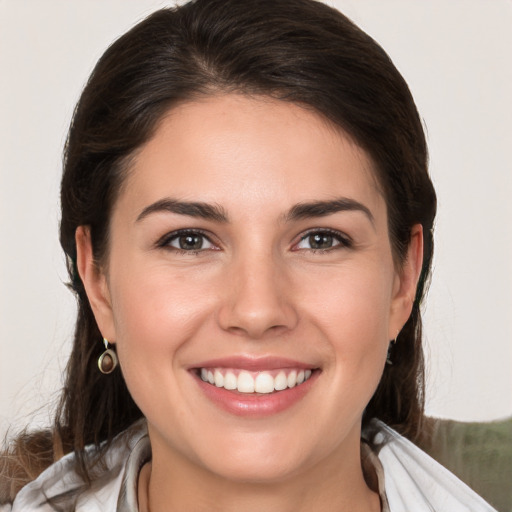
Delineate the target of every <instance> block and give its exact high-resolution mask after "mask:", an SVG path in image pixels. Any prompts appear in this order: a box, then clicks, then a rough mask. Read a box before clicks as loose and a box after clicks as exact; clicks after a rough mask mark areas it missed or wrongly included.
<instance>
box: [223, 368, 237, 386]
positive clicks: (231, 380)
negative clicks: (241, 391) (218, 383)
mask: <svg viewBox="0 0 512 512" xmlns="http://www.w3.org/2000/svg"><path fill="white" fill-rule="evenodd" d="M236 386H237V379H236V375H235V374H234V373H233V372H227V373H226V376H225V377H224V389H236Z"/></svg>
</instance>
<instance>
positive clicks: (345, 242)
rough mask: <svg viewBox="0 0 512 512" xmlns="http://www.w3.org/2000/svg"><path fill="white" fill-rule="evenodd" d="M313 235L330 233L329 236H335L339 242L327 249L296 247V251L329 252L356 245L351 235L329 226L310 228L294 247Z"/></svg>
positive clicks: (334, 238)
mask: <svg viewBox="0 0 512 512" xmlns="http://www.w3.org/2000/svg"><path fill="white" fill-rule="evenodd" d="M313 235H328V236H331V237H332V238H333V240H335V241H336V242H338V243H337V245H333V246H332V247H328V248H326V249H314V248H311V249H295V250H296V251H300V250H307V251H309V252H312V253H314V254H315V253H327V252H330V251H335V250H338V249H350V248H352V247H353V246H354V243H353V241H352V239H351V238H350V237H348V236H347V235H345V234H344V233H341V232H340V231H336V230H334V229H329V228H313V229H310V230H308V231H307V232H306V233H303V234H302V235H301V236H300V239H299V241H298V242H296V243H295V244H294V245H293V247H294V248H295V247H297V246H298V245H299V244H300V243H301V242H303V241H304V240H307V239H308V238H309V237H311V236H313Z"/></svg>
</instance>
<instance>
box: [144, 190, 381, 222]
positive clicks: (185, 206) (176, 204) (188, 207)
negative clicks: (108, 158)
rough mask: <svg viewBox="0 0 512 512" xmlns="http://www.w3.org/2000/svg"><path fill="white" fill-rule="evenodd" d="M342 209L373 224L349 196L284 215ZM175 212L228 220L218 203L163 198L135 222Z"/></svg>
mask: <svg viewBox="0 0 512 512" xmlns="http://www.w3.org/2000/svg"><path fill="white" fill-rule="evenodd" d="M344 211H360V212H362V213H364V214H365V215H366V216H367V217H368V219H369V220H370V222H371V223H372V224H374V217H373V215H372V212H371V211H370V209H369V208H368V207H366V206H365V205H364V204H362V203H360V202H358V201H355V200H354V199H349V198H345V197H344V198H338V199H333V200H331V201H312V202H309V203H299V204H296V205H295V206H293V207H292V208H290V210H289V211H288V212H287V213H286V214H285V215H284V220H285V221H287V222H290V221H296V220H301V219H307V218H315V217H326V216H327V215H332V214H333V213H338V212H344ZM160 212H168V213H176V214H178V215H187V216H189V217H197V218H201V219H206V220H213V221H215V222H222V223H226V222H228V215H227V213H226V211H225V210H224V208H223V207H222V206H220V205H216V204H209V203H204V202H200V201H194V202H186V201H178V200H177V199H171V198H165V199H160V200H159V201H156V202H155V203H153V204H150V205H149V206H147V207H146V208H144V210H142V212H141V213H140V214H139V215H138V217H137V219H136V222H140V221H141V220H143V219H144V218H145V217H147V216H148V215H150V214H152V213H160Z"/></svg>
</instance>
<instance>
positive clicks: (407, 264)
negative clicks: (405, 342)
mask: <svg viewBox="0 0 512 512" xmlns="http://www.w3.org/2000/svg"><path fill="white" fill-rule="evenodd" d="M422 265H423V226H422V225H421V224H415V225H414V226H413V227H412V229H411V238H410V242H409V247H408V249H407V255H406V259H405V261H404V262H403V264H402V265H401V267H400V268H399V269H398V270H397V272H396V276H395V283H394V288H393V299H392V303H391V315H390V323H389V333H388V335H389V339H390V340H392V339H394V338H396V336H397V335H398V333H399V332H400V331H401V329H402V327H403V326H404V324H405V323H406V322H407V320H408V319H409V316H410V315H411V311H412V307H413V304H414V298H415V297H416V288H417V286H418V280H419V278H420V273H421V268H422Z"/></svg>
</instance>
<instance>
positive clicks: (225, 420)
mask: <svg viewBox="0 0 512 512" xmlns="http://www.w3.org/2000/svg"><path fill="white" fill-rule="evenodd" d="M166 198H172V199H173V200H179V201H189V202H191V201H193V202H197V201H201V202H205V203H208V204H210V205H216V206H218V207H221V208H222V211H223V212H224V213H225V214H226V216H227V218H228V219H227V221H226V222H221V221H219V220H218V219H217V220H216V219H204V218H197V217H193V216H190V215H183V214H178V213H173V212H169V211H156V212H155V211H153V212H150V213H147V214H144V215H143V216H142V217H140V216H141V213H142V212H143V211H144V210H145V209H147V208H148V206H150V205H152V204H155V202H158V201H161V200H163V199H166ZM339 198H345V199H350V200H352V201H355V202H357V203H358V204H360V205H363V206H364V208H366V209H367V210H368V212H365V211H362V210H361V209H359V210H357V209H356V210H349V211H337V212H334V213H330V214H327V215H322V216H314V215H306V216H304V217H301V218H290V217H291V216H290V210H291V209H292V208H293V207H294V206H296V205H298V204H303V203H310V202H315V201H332V200H333V199H339ZM177 229H194V230H198V229H199V230H201V231H203V232H204V233H205V234H206V236H207V237H208V238H207V239H206V238H205V239H203V248H202V249H201V250H199V251H188V250H186V251H185V250H181V251H180V250H179V249H176V248H175V247H173V245H174V246H177V244H178V242H177V240H176V239H174V240H171V241H169V237H168V238H167V242H168V243H171V244H172V245H166V246H163V247H162V246H159V245H158V241H159V240H160V241H161V240H162V237H164V235H166V234H169V233H173V232H174V231H175V230H177ZM326 230H333V231H336V232H337V233H340V237H341V238H336V237H334V238H332V239H329V238H328V239H327V240H328V243H327V245H329V243H331V242H330V241H331V240H332V246H331V247H328V248H327V249H324V250H314V249H312V248H311V247H312V246H311V243H310V242H311V239H310V238H309V234H310V233H311V231H314V232H315V233H319V232H320V233H323V234H325V233H326ZM327 234H328V235H329V234H330V233H327ZM336 236H337V235H336ZM76 239H77V247H78V266H79V271H80V275H81V277H82V280H83V281H84V284H85V286H86V290H87V293H88V296H89V299H90V302H91V305H92V308H93V310H94V313H95V316H96V319H97V322H98V325H99V327H100V330H101V332H102V334H103V335H104V336H105V337H106V338H107V339H108V340H111V341H112V342H115V343H116V344H117V347H116V348H117V352H118V356H119V360H120V365H121V367H122V371H123V375H124V377H125V379H126V382H127V385H128V387H129V390H130V393H131V394H132V396H133V398H134V400H135V401H136V403H137V404H138V405H139V407H140V409H141V410H142V411H143V413H144V415H145V416H146V418H147V421H148V429H149V434H150V440H151V444H152V448H153V460H152V463H151V464H150V465H147V466H146V467H145V468H144V470H143V471H142V473H141V478H140V482H139V483H140V486H139V494H140V506H141V509H142V510H149V509H151V511H152V512H158V511H163V510H166V511H169V510H193V511H216V510H218V511H221V510H222V511H240V510H244V511H253V510H254V511H261V510H266V511H270V512H272V511H276V512H277V511H279V512H286V511H292V510H293V511H302V510H308V509H309V510H311V509H313V510H322V511H331V510H332V511H334V510H336V511H340V510H350V511H359V510H361V511H362V510H364V511H374V510H380V503H379V498H378V496H377V495H376V494H375V493H374V492H372V491H371V490H370V489H369V488H368V487H367V485H366V483H365V480H364V477H363V473H362V469H361V462H360V454H359V450H360V434H361V418H362V414H363V411H364V408H365V406H366V404H367V403H368V401H369V400H370V398H371V396H372V394H373V393H374V391H375V389H376V387H377V384H378V382H379V379H380V377H381V374H382V372H383V369H384V366H385V360H386V351H387V347H388V344H389V341H390V340H392V339H394V338H395V336H396V335H397V333H398V332H399V330H400V329H401V327H402V326H403V324H404V323H405V322H406V320H407V318H408V317H409V314H410V312H411V308H412V299H413V297H414V291H415V288H416V283H417V280H418V275H419V271H420V268H421V254H422V246H421V240H422V237H421V228H420V227H418V226H415V227H414V228H413V230H412V231H411V243H410V247H409V251H408V255H407V259H406V261H405V262H404V263H403V264H401V265H400V268H399V269H397V266H396V265H395V263H394V260H393V254H392V250H391V247H390V242H389V236H388V227H387V213H386V204H385V200H384V198H383V196H382V194H381V192H380V191H379V187H378V184H377V182H376V180H375V178H374V173H373V169H372V162H371V160H370V158H369V157H368V155H367V154H366V153H365V152H364V151H363V150H362V149H361V148H359V147H358V146H357V145H356V144H355V143H354V142H353V141H352V140H351V139H350V137H348V136H347V135H346V134H344V133H343V132H341V131H340V130H339V129H335V128H333V126H332V125H330V124H328V123H327V122H326V121H325V120H324V119H323V118H322V117H320V116H319V115H317V114H315V113H313V112H311V111H307V110H305V109H303V108H301V107H299V106H296V105H293V104H289V103H284V102H279V101H275V100H271V99H268V98H254V97H252V98H248V97H245V96H241V95H220V96H214V97H209V98H204V99H201V100H197V101H194V102H189V103H186V104H183V105H181V106H178V107H175V108H174V109H172V110H171V111H170V112H169V113H168V114H167V115H166V116H165V117H164V118H163V119H162V121H161V123H160V125H159V127H158V128H157V130H156V132H155V134H154V136H153V138H152V139H151V140H150V141H149V142H148V143H147V144H146V145H145V146H143V147H142V148H141V149H140V151H138V153H137V155H136V157H135V159H134V161H133V163H132V165H131V167H130V169H129V171H128V174H127V178H126V181H125V183H124V185H123V187H122V190H121V192H120V195H119V198H118V200H117V202H116V204H115V205H114V209H113V214H112V219H111V231H110V245H109V253H108V255H107V257H106V258H105V261H104V262H103V264H101V265H97V264H95V262H94V260H93V258H92V249H91V244H90V237H89V232H88V229H87V227H80V228H79V229H78V230H77V236H76ZM346 239H350V244H348V245H347V244H346V243H345V240H346ZM232 355H244V356H254V357H256V356H269V355H270V356H280V357H287V358H291V359H294V360H299V361H301V362H305V363H308V364H312V365H314V366H315V367H316V368H319V369H320V372H319V376H318V378H317V380H316V381H315V382H314V384H313V386H312V387H311V389H310V390H309V391H308V393H307V394H306V395H305V396H304V397H303V398H302V399H301V400H300V401H299V402H298V403H296V404H294V405H293V406H292V407H290V408H288V409H286V410H285V411H282V412H279V413H278V414H275V415H271V416H269V417H265V418H246V417H239V416H235V415H233V414H230V413H229V412H226V411H224V410H222V409H220V408H219V407H217V406H216V405H214V404H213V403H212V402H211V401H210V400H208V399H207V398H206V397H205V395H204V394H203V393H202V391H201V390H200V389H199V387H198V385H197V382H196V381H195V378H194V376H192V375H191V372H190V371H188V370H189V368H190V367H191V366H193V365H194V364H197V363H198V362H200V361H205V360H208V359H213V358H219V357H227V356H232Z"/></svg>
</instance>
